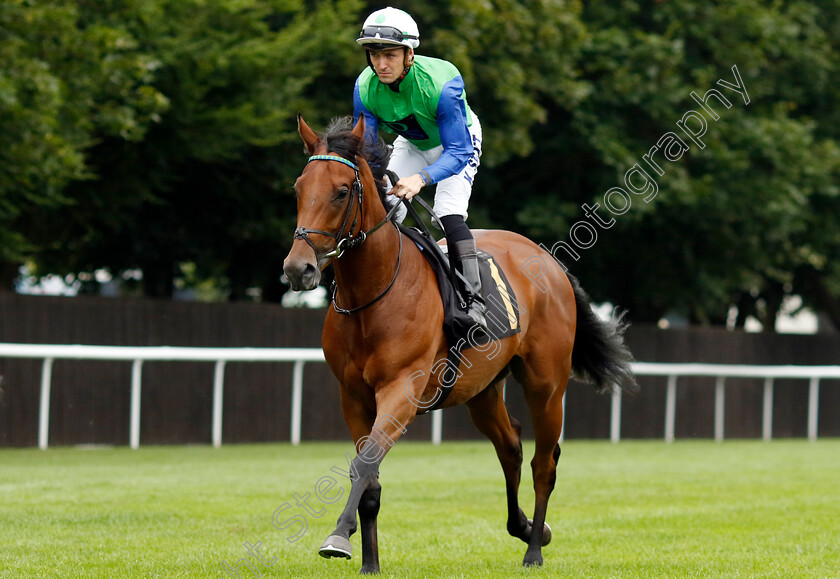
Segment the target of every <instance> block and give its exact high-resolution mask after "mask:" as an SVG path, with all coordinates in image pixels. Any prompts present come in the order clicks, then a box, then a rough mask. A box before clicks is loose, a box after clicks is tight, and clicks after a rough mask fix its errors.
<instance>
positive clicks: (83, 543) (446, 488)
mask: <svg viewBox="0 0 840 579" xmlns="http://www.w3.org/2000/svg"><path fill="white" fill-rule="evenodd" d="M350 450H352V446H351V445H350V444H338V443H329V444H322V443H317V444H316V443H308V444H306V443H305V444H303V445H301V446H299V447H292V446H289V445H282V444H278V445H249V446H226V447H223V448H221V449H213V448H210V447H146V448H141V449H140V450H137V451H132V450H130V449H127V448H113V449H99V450H79V449H74V448H57V449H50V450H48V451H39V450H34V449H25V450H19V449H6V450H2V451H0V504H2V508H0V545H2V550H0V577H4V578H5V577H138V578H139V577H230V576H231V575H230V574H229V573H226V572H225V571H224V569H223V567H222V561H225V562H226V563H227V564H228V565H230V566H231V567H232V566H233V565H235V564H236V562H237V561H239V560H241V559H243V558H244V557H246V556H247V552H246V549H245V548H244V546H243V544H244V543H246V542H247V543H250V544H251V545H254V546H256V544H257V542H260V543H261V544H262V545H261V547H260V550H259V552H260V553H261V554H262V556H263V557H264V558H265V560H266V561H272V560H273V561H274V564H273V566H271V567H269V566H267V565H265V564H264V563H262V562H260V561H259V560H258V559H257V558H255V557H253V556H252V557H251V558H250V559H249V560H250V561H251V562H252V563H253V565H254V569H255V570H256V571H258V572H259V573H262V574H263V575H262V576H263V577H325V576H332V577H355V576H356V574H357V571H358V569H359V566H360V564H361V546H360V540H359V537H358V535H355V536H354V537H353V538H352V541H353V543H354V547H355V554H354V558H353V559H352V560H351V561H345V560H337V559H332V560H325V559H322V558H320V557H319V556H318V555H317V549H318V547H319V546H320V544H321V542H322V541H323V539H324V538H325V537H326V535H327V534H328V533H329V532H330V531H331V530H332V528H333V526H334V523H335V519H336V518H337V516H338V513H339V511H340V510H341V508H342V507H343V504H344V498H345V497H346V490H348V489H349V483H348V481H347V479H346V478H344V477H342V476H341V475H340V474H337V473H336V472H334V471H332V470H331V469H332V467H336V470H344V471H346V470H347V463H346V459H345V453H347V452H348V451H350ZM532 450H533V447H532V445H531V444H528V443H526V444H525V456H526V461H525V465H526V468H525V469H524V472H523V480H522V489H521V491H520V500H521V504H522V505H523V508H524V509H525V511H526V513H530V512H531V511H532V510H533V490H532V488H531V479H530V468H528V461H529V460H530V456H531V453H532ZM838 457H840V440H820V441H818V442H816V443H809V442H806V441H800V440H777V441H773V442H772V443H762V442H758V441H743V442H742V441H727V442H725V443H723V444H715V443H713V442H707V441H696V442H695V441H691V442H677V443H675V444H672V445H665V444H663V443H661V442H632V441H625V442H621V443H620V444H618V445H613V444H610V443H607V442H576V441H569V442H566V443H565V444H564V445H563V455H562V457H561V459H560V467H559V469H558V479H557V486H556V488H555V491H554V494H553V496H552V500H551V503H550V505H549V516H548V521H549V523H550V524H551V526H552V529H553V536H554V539H553V541H552V543H551V544H550V545H549V546H548V547H546V548H545V549H544V550H543V553H544V556H545V561H546V562H545V565H544V566H543V567H542V568H540V569H527V570H525V569H522V568H521V561H522V557H523V555H524V553H525V544H524V543H522V542H520V541H519V540H517V539H513V538H512V537H509V536H508V535H507V533H506V532H505V530H504V528H505V502H504V501H505V498H504V496H505V495H504V485H503V481H502V476H501V468H500V467H499V465H498V462H497V461H496V458H495V454H494V452H493V450H492V447H491V446H490V444H489V443H486V442H476V443H444V444H443V445H442V446H440V447H433V446H431V445H429V444H423V443H406V442H403V443H400V444H398V445H396V446H395V447H394V449H393V450H392V451H391V453H390V454H389V455H388V457H387V458H386V460H385V462H384V463H383V466H382V469H381V477H380V480H381V482H382V485H383V491H382V510H381V512H380V516H379V544H380V559H381V562H382V570H383V576H384V577H464V578H471V577H517V576H529V577H558V576H562V577H721V576H723V577H786V578H787V577H840V523H839V522H840V497H839V496H838V481H840V460H838ZM327 476H332V477H333V478H334V479H336V480H337V481H338V484H339V485H340V488H341V489H343V490H342V492H343V493H344V496H342V497H341V498H340V499H339V500H337V502H334V503H332V504H324V503H323V502H322V501H320V500H319V499H318V498H317V497H316V495H315V490H314V487H315V485H316V484H317V483H318V481H319V480H322V479H323V480H327V481H328V479H325V477H327ZM322 484H323V485H324V486H322V487H321V491H322V496H325V498H327V499H330V498H333V497H335V496H337V494H338V493H339V486H336V487H333V488H331V489H329V488H328V483H322ZM306 493H310V495H309V497H307V498H306V499H305V500H306V504H308V505H309V508H310V509H311V510H312V512H314V513H315V514H318V515H319V516H315V514H312V513H307V512H306V510H305V507H300V506H297V505H296V496H295V495H297V496H298V497H305V495H306ZM286 503H288V504H289V507H288V508H287V509H285V510H282V511H280V512H279V513H278V515H277V516H276V521H277V522H278V523H281V526H282V523H284V522H286V521H288V520H289V519H292V517H294V516H295V515H298V516H299V518H298V519H296V520H297V521H298V522H297V523H292V524H289V525H288V526H287V527H286V528H277V527H275V526H274V525H273V523H272V517H273V515H274V513H275V511H276V510H277V509H278V508H280V507H282V506H283V505H284V504H286ZM304 519H305V521H306V525H307V528H306V531H305V532H304V533H303V534H302V535H301V536H300V538H299V539H298V540H296V541H294V542H290V541H288V540H287V537H290V536H292V535H294V534H295V533H296V532H299V531H301V530H302V524H303V522H302V521H303V520H304ZM239 575H240V576H241V577H256V576H257V575H256V574H255V573H254V572H253V571H249V569H248V568H246V567H245V566H244V564H240V567H239Z"/></svg>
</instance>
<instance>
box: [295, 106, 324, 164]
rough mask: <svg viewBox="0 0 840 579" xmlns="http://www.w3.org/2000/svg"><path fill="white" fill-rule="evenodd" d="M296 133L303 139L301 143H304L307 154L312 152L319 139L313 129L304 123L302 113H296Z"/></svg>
mask: <svg viewBox="0 0 840 579" xmlns="http://www.w3.org/2000/svg"><path fill="white" fill-rule="evenodd" d="M298 133H300V138H301V139H303V144H304V145H306V148H307V150H308V151H309V154H310V155H312V154H314V153H315V148H316V147H317V146H318V143H319V142H320V139H319V138H318V135H316V134H315V131H313V130H312V129H311V128H310V127H309V125H307V124H306V121H304V120H303V115H301V114H300V113H298Z"/></svg>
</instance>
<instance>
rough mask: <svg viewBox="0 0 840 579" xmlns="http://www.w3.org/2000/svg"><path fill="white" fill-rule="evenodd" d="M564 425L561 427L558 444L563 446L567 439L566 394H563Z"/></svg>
mask: <svg viewBox="0 0 840 579" xmlns="http://www.w3.org/2000/svg"><path fill="white" fill-rule="evenodd" d="M562 406H563V423H562V424H561V425H560V440H558V441H557V444H562V443H563V441H564V440H565V439H566V393H565V392H563V402H562Z"/></svg>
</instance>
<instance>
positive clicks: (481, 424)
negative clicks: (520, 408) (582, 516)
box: [467, 377, 550, 543]
mask: <svg viewBox="0 0 840 579" xmlns="http://www.w3.org/2000/svg"><path fill="white" fill-rule="evenodd" d="M504 386H505V379H504V377H501V378H498V379H497V380H495V381H494V382H493V383H492V384H491V385H490V386H488V387H487V388H486V389H485V390H484V391H483V392H481V394H479V395H478V396H476V397H474V398H472V399H471V400H470V401H469V402H467V408H469V411H470V418H472V421H473V423H474V424H475V425H476V427H477V428H478V430H479V431H480V432H481V433H482V434H483V435H484V436H486V437H487V438H489V439H490V441H491V442H492V443H493V446H494V447H495V448H496V455H497V456H498V457H499V462H500V463H501V465H502V471H503V472H504V474H505V487H506V491H507V505H508V518H507V530H508V533H510V534H511V535H513V536H514V537H517V538H519V539H521V540H523V541H525V542H526V543H527V542H528V541H529V539H530V538H531V521H529V520H528V517H527V516H526V515H525V513H524V512H523V511H522V509H521V508H520V507H519V479H520V475H521V472H522V442H521V440H520V438H519V435H520V433H521V431H522V428H521V426H520V424H519V422H518V421H517V420H516V419H515V418H513V417H512V416H510V414H508V411H507V407H506V406H505V402H504V396H503V392H504ZM546 538H548V539H550V535H549V536H547V537H546ZM546 542H547V541H546Z"/></svg>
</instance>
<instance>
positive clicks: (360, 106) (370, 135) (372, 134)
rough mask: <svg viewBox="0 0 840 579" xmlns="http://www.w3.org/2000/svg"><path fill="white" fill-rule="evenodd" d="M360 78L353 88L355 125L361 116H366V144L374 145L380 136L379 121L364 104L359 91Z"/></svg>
mask: <svg viewBox="0 0 840 579" xmlns="http://www.w3.org/2000/svg"><path fill="white" fill-rule="evenodd" d="M360 78H361V76H360V77H359V78H357V79H356V86H355V87H354V88H353V124H354V125H355V124H356V123H357V122H358V121H359V116H360V115H364V116H365V143H367V144H369V145H373V144H375V143H376V140H377V137H378V135H379V119H377V118H376V117H375V116H374V115H373V113H372V112H370V110H368V108H367V107H366V106H365V103H363V102H362V95H361V92H360V91H359V79H360Z"/></svg>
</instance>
